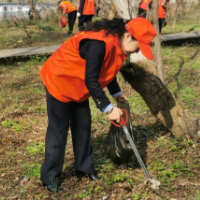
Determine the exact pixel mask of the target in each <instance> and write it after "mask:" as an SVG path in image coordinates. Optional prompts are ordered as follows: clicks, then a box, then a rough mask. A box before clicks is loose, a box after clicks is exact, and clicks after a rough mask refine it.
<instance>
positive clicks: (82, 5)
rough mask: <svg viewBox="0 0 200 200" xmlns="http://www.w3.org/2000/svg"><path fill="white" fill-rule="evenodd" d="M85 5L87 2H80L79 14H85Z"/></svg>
mask: <svg viewBox="0 0 200 200" xmlns="http://www.w3.org/2000/svg"><path fill="white" fill-rule="evenodd" d="M84 4H85V0H80V7H79V10H78V12H79V13H80V14H81V13H82V12H83V8H84Z"/></svg>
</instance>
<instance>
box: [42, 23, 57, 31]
mask: <svg viewBox="0 0 200 200" xmlns="http://www.w3.org/2000/svg"><path fill="white" fill-rule="evenodd" d="M38 29H42V30H43V31H54V30H55V29H54V28H53V27H52V26H49V25H46V24H45V25H42V24H40V25H38Z"/></svg>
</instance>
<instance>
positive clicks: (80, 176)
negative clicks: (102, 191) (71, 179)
mask: <svg viewBox="0 0 200 200" xmlns="http://www.w3.org/2000/svg"><path fill="white" fill-rule="evenodd" d="M76 175H77V177H78V178H82V177H87V178H89V179H90V180H91V181H100V180H101V179H102V177H99V176H97V175H96V174H95V175H94V174H87V173H85V172H81V171H78V170H76Z"/></svg>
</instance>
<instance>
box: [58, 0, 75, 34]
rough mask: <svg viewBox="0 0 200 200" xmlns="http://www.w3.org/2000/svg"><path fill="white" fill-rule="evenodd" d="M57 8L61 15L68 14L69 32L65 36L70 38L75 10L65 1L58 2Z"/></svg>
mask: <svg viewBox="0 0 200 200" xmlns="http://www.w3.org/2000/svg"><path fill="white" fill-rule="evenodd" d="M58 7H59V8H61V9H62V15H65V14H68V26H69V31H68V33H67V35H68V36H72V35H73V27H74V23H75V21H76V15H77V9H76V7H75V6H74V5H72V4H71V3H70V2H68V1H65V0H63V1H59V2H58Z"/></svg>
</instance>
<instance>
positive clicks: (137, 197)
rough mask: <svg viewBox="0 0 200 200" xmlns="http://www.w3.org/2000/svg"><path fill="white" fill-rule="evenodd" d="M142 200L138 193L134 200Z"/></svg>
mask: <svg viewBox="0 0 200 200" xmlns="http://www.w3.org/2000/svg"><path fill="white" fill-rule="evenodd" d="M140 199H141V194H140V193H137V194H135V195H134V197H133V200H140Z"/></svg>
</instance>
